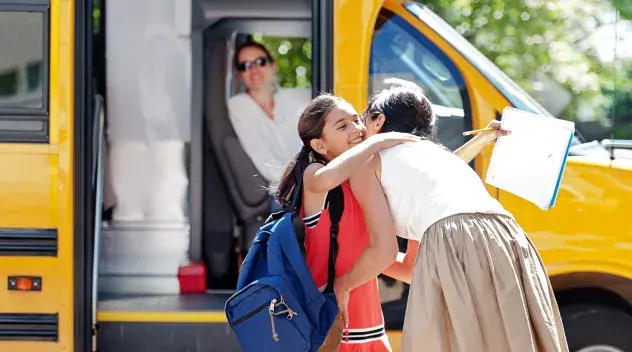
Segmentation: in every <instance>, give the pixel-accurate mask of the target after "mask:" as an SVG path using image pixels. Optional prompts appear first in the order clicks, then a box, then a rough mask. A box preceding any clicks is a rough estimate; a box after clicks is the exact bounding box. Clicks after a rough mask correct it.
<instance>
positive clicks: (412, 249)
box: [382, 240, 419, 285]
mask: <svg viewBox="0 0 632 352" xmlns="http://www.w3.org/2000/svg"><path fill="white" fill-rule="evenodd" d="M407 247H408V248H406V253H399V254H398V255H397V260H396V261H395V262H394V263H393V264H391V266H389V267H388V268H387V269H386V270H384V272H383V273H382V274H384V275H386V276H390V277H392V278H393V279H396V280H399V281H403V282H405V283H407V284H409V285H410V282H411V281H412V279H413V268H414V267H415V259H416V258H417V253H418V252H419V242H417V241H415V240H408V246H407Z"/></svg>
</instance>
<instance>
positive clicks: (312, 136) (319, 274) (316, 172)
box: [277, 94, 418, 352]
mask: <svg viewBox="0 0 632 352" xmlns="http://www.w3.org/2000/svg"><path fill="white" fill-rule="evenodd" d="M298 132H299V136H300V138H301V140H302V141H303V147H302V149H301V151H300V152H299V153H298V154H297V155H296V157H295V158H294V160H293V161H292V162H290V164H289V165H288V167H287V169H286V171H285V173H284V175H283V177H282V178H281V182H280V183H279V186H278V191H277V192H278V201H279V203H281V204H283V205H289V204H290V202H291V199H292V196H293V194H294V192H295V191H299V192H300V191H302V192H303V193H302V206H301V216H302V217H303V220H304V223H305V227H306V229H305V249H306V250H307V258H306V260H307V265H308V267H309V269H310V272H311V274H312V277H313V278H314V281H315V283H316V285H317V286H319V287H321V289H324V286H325V285H326V283H327V273H328V271H327V267H328V255H327V254H328V252H329V242H330V239H329V229H330V225H331V222H330V218H329V211H328V209H327V208H326V206H325V204H324V203H325V199H326V197H327V192H328V191H329V190H331V189H333V188H335V187H336V186H338V185H341V187H342V190H343V194H344V212H343V215H342V218H341V220H340V222H339V236H338V244H339V248H338V256H337V258H336V263H335V269H336V275H337V276H340V275H341V274H344V273H345V272H346V271H347V270H349V268H350V267H351V266H352V265H353V264H354V263H355V262H356V260H357V258H358V256H359V255H360V254H361V253H362V251H363V250H364V249H365V248H367V247H369V246H370V245H373V246H383V247H389V246H393V245H395V246H396V243H395V242H394V241H391V238H388V239H387V241H371V243H370V239H369V236H368V235H367V230H366V225H365V222H364V218H363V216H362V209H361V208H360V206H359V205H358V203H357V201H356V200H355V198H354V197H353V194H352V193H351V189H350V187H349V184H348V183H347V182H345V181H346V180H347V179H348V178H349V176H350V175H351V173H352V172H353V171H354V170H356V169H357V168H358V167H359V166H361V165H362V164H363V163H364V162H366V161H367V160H368V158H369V157H370V156H371V155H373V154H375V153H376V152H377V151H378V150H380V149H383V148H388V147H390V146H393V145H396V144H399V143H402V142H406V141H414V140H417V139H418V138H417V137H414V136H411V135H407V134H399V133H390V134H384V135H383V136H375V137H373V138H371V139H370V140H368V141H366V142H364V143H361V142H362V141H363V140H364V134H365V132H366V131H365V128H364V124H363V123H362V122H361V121H360V119H359V116H358V114H357V113H356V111H355V110H354V109H353V107H352V106H351V105H350V104H348V103H347V102H345V101H344V100H342V99H340V98H337V97H335V96H332V95H328V94H325V95H321V96H319V97H317V98H315V99H314V100H313V101H312V102H311V103H310V104H309V105H308V106H307V107H306V108H305V110H304V111H303V113H302V114H301V117H300V119H299V123H298ZM354 146H356V147H355V148H352V147H354ZM301 177H302V178H303V187H302V190H300V189H299V190H297V189H295V188H296V187H297V184H298V181H299V178H301ZM382 211H388V208H383V209H382ZM373 226H374V227H375V228H376V229H378V231H384V232H386V233H390V234H391V235H394V233H395V231H394V226H393V223H392V222H390V223H388V222H384V223H381V224H373ZM391 237H392V238H393V239H394V238H395V237H394V236H391ZM389 242H393V243H389ZM374 260H375V261H376V262H378V263H380V264H381V265H384V266H387V265H388V264H390V263H391V262H392V261H393V258H391V257H390V256H388V255H386V256H385V255H379V256H376V257H375V258H374ZM350 295H351V299H350V303H349V306H348V311H347V313H348V316H350V317H351V324H350V325H348V330H347V331H346V335H345V337H344V339H343V341H340V337H338V341H337V342H338V343H340V342H342V344H341V345H340V351H367V352H368V351H376V352H378V351H391V347H390V344H389V342H388V339H387V337H386V334H385V331H384V318H383V315H382V307H381V304H380V296H379V292H378V289H377V277H373V278H367V279H366V280H365V281H364V283H362V284H361V285H358V287H357V288H356V289H355V290H353V292H352V293H351V294H350ZM330 335H331V334H330ZM328 340H329V338H328Z"/></svg>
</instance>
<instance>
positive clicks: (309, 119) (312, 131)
mask: <svg viewBox="0 0 632 352" xmlns="http://www.w3.org/2000/svg"><path fill="white" fill-rule="evenodd" d="M345 103H346V102H345V101H344V100H343V99H341V98H339V97H336V96H334V95H331V94H327V93H323V94H321V95H319V96H318V97H316V98H314V99H313V100H312V101H311V102H310V103H309V105H307V107H306V108H305V109H304V110H303V112H302V113H301V116H300V118H299V120H298V135H299V137H300V138H301V141H303V147H302V148H301V150H300V151H299V152H298V153H297V154H296V155H295V156H294V158H292V160H291V161H290V162H289V164H288V165H287V167H286V168H285V171H284V172H283V177H281V180H280V181H279V185H278V187H277V192H276V198H277V201H278V202H279V204H281V205H285V206H289V205H291V203H292V198H293V196H294V192H296V191H299V192H300V190H297V186H298V183H299V181H300V180H301V179H302V177H303V172H305V169H307V166H309V164H310V163H311V162H312V161H314V160H316V161H319V162H322V163H324V159H323V158H322V156H320V155H319V154H318V153H316V152H315V151H314V150H313V149H312V147H311V145H310V141H311V140H312V139H317V138H320V137H322V134H323V128H324V127H325V121H326V118H327V115H329V113H330V112H331V111H332V110H334V109H335V108H336V107H338V106H339V105H340V104H345Z"/></svg>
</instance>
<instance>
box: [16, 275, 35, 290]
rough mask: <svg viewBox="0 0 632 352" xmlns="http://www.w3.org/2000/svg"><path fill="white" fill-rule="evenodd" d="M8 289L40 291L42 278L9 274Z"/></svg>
mask: <svg viewBox="0 0 632 352" xmlns="http://www.w3.org/2000/svg"><path fill="white" fill-rule="evenodd" d="M9 290H10V291H41V290H42V278H41V277H33V276H9Z"/></svg>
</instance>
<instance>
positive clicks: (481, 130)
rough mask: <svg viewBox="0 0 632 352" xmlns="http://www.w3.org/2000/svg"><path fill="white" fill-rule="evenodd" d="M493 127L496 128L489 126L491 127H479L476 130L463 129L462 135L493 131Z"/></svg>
mask: <svg viewBox="0 0 632 352" xmlns="http://www.w3.org/2000/svg"><path fill="white" fill-rule="evenodd" d="M495 129H496V128H491V127H486V128H480V129H478V130H472V131H465V132H463V135H464V136H471V135H473V134H479V133H482V132H487V131H493V130H495Z"/></svg>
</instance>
